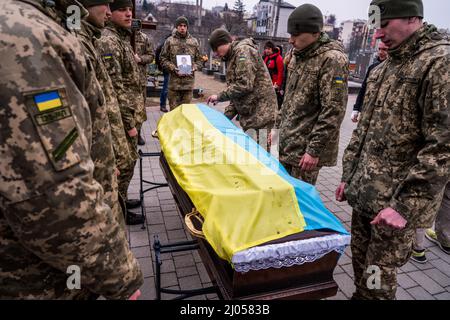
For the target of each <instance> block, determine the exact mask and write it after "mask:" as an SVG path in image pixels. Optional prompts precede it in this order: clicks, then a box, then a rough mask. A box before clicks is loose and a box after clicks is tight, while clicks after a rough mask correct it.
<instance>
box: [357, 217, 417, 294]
mask: <svg viewBox="0 0 450 320" xmlns="http://www.w3.org/2000/svg"><path fill="white" fill-rule="evenodd" d="M371 221H372V219H370V218H367V213H366V212H362V211H360V210H353V214H352V226H351V230H352V240H351V250H352V264H353V271H354V275H355V286H356V292H355V293H354V294H353V299H357V300H394V299H395V294H396V291H397V268H399V267H401V266H403V265H404V264H405V263H407V262H408V260H409V258H410V256H411V252H412V246H413V242H414V238H415V229H411V228H406V229H403V230H395V231H394V230H393V229H391V228H388V227H380V226H371V225H370V222H371ZM377 280H379V281H377Z"/></svg>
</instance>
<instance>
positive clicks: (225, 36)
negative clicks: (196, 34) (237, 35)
mask: <svg viewBox="0 0 450 320" xmlns="http://www.w3.org/2000/svg"><path fill="white" fill-rule="evenodd" d="M208 42H209V45H210V47H211V49H212V50H213V51H216V50H217V48H218V47H220V46H221V45H223V44H227V43H231V42H233V39H231V35H230V34H229V33H228V31H227V30H225V29H216V30H214V31H213V32H212V33H211V35H210V36H209V39H208Z"/></svg>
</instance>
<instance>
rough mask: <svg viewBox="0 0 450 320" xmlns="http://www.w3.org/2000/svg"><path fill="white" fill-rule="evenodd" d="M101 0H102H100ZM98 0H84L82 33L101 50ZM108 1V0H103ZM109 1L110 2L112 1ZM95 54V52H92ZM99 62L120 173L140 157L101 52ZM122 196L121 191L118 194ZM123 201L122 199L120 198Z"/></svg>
mask: <svg viewBox="0 0 450 320" xmlns="http://www.w3.org/2000/svg"><path fill="white" fill-rule="evenodd" d="M98 1H101V0H98ZM98 1H97V0H83V2H82V3H83V5H85V6H86V7H87V10H88V11H89V16H88V17H87V20H86V21H83V22H82V29H81V32H80V33H81V35H82V39H83V38H84V40H83V41H84V42H86V45H88V46H89V43H92V46H93V47H94V49H95V50H96V51H97V52H99V51H98V50H99V48H98V41H99V39H100V37H101V32H102V29H103V28H104V21H103V20H102V18H101V17H98V10H97V9H96V7H95V6H93V5H92V4H93V3H94V2H98ZM103 2H106V1H103ZM111 2H112V0H111V1H109V3H111ZM92 54H93V55H94V54H95V53H92ZM97 58H98V60H97V62H96V63H95V64H94V66H95V71H96V76H97V79H98V81H99V83H100V85H101V87H102V89H103V93H104V95H105V100H106V108H107V114H108V118H109V124H110V127H111V135H112V141H113V149H114V155H115V159H116V167H117V169H118V170H119V174H120V172H122V171H126V170H127V168H129V167H130V166H132V163H133V162H134V161H136V159H137V158H138V154H137V151H136V149H134V148H131V145H130V143H129V142H128V140H127V136H126V132H125V129H124V125H123V122H122V116H121V114H120V108H119V102H118V101H117V97H116V93H115V90H114V87H113V84H112V81H111V78H110V76H109V74H108V71H107V70H106V66H105V64H104V61H103V58H102V57H101V55H100V53H98V54H97ZM118 196H119V197H120V193H119V195H118ZM120 201H122V199H120Z"/></svg>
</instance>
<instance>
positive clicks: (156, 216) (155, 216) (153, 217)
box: [146, 210, 164, 224]
mask: <svg viewBox="0 0 450 320" xmlns="http://www.w3.org/2000/svg"><path fill="white" fill-rule="evenodd" d="M146 211H147V210H146ZM163 223H164V219H163V216H162V214H161V212H151V211H150V212H148V211H147V224H163Z"/></svg>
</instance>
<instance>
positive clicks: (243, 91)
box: [218, 39, 278, 130]
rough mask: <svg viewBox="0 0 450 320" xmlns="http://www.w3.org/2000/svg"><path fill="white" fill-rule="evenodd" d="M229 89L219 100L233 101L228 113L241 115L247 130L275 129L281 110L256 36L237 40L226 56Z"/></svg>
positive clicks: (229, 114) (227, 114) (230, 115)
mask: <svg viewBox="0 0 450 320" xmlns="http://www.w3.org/2000/svg"><path fill="white" fill-rule="evenodd" d="M226 60H227V73H226V79H227V88H226V89H225V90H224V91H222V92H221V93H220V94H219V95H218V98H219V101H230V105H229V106H228V107H227V108H226V109H225V115H226V116H227V117H228V118H230V119H232V118H233V117H234V116H235V115H237V114H239V117H240V120H239V121H240V124H241V126H242V128H243V129H244V130H248V129H262V128H266V129H272V128H273V126H274V125H275V117H276V114H277V110H278V105H277V97H276V94H275V90H274V89H273V86H272V80H271V78H270V74H269V71H268V70H267V67H266V65H265V63H264V61H263V60H262V58H261V55H260V54H259V52H258V47H257V46H256V43H255V41H254V40H253V39H244V40H241V41H234V42H233V43H232V44H231V47H230V52H229V53H228V55H227V57H226Z"/></svg>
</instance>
